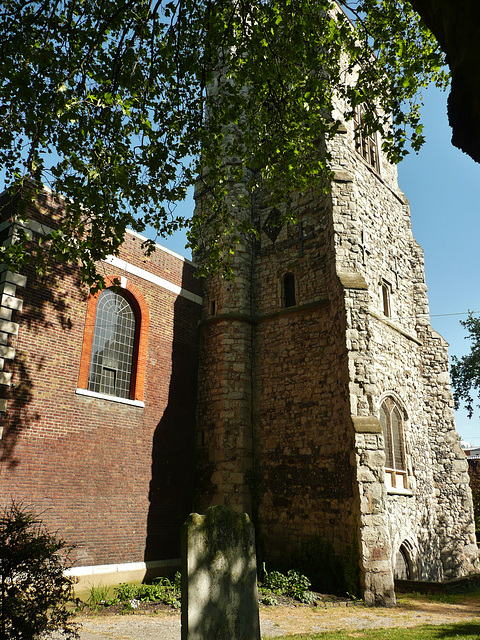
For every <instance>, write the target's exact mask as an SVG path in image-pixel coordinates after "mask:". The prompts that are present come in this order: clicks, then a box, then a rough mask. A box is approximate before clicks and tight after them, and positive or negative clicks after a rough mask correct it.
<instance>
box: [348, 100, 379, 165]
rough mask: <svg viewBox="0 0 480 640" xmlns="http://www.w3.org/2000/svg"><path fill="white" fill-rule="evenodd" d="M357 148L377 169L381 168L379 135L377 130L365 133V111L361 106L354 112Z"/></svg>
mask: <svg viewBox="0 0 480 640" xmlns="http://www.w3.org/2000/svg"><path fill="white" fill-rule="evenodd" d="M353 120H354V127H355V149H356V151H358V153H359V154H360V155H361V156H362V157H363V158H364V159H365V160H366V161H367V162H368V164H369V165H371V166H372V167H373V168H374V169H375V170H376V171H378V169H379V163H378V149H377V137H376V135H375V132H372V133H370V134H365V133H364V132H363V127H364V120H365V111H364V108H363V107H361V106H359V107H357V108H356V109H355V113H354V117H353Z"/></svg>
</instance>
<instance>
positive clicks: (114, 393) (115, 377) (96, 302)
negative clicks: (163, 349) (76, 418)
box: [77, 276, 150, 406]
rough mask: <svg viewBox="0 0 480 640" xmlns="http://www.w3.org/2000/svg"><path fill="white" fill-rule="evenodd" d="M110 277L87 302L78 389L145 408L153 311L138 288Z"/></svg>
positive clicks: (84, 392)
mask: <svg viewBox="0 0 480 640" xmlns="http://www.w3.org/2000/svg"><path fill="white" fill-rule="evenodd" d="M119 280H120V278H119V277H118V276H106V278H105V284H106V285H107V287H108V286H109V285H114V286H110V287H109V288H107V289H104V290H103V291H101V292H100V293H96V294H94V295H91V296H90V297H89V299H88V303H87V312H86V318H85V333H84V336H83V347H82V357H81V361H80V372H79V377H78V388H77V393H79V394H80V395H94V396H97V395H98V396H101V397H102V398H107V397H109V398H111V399H112V400H115V401H117V402H126V403H133V404H136V405H140V406H143V391H144V385H145V367H146V361H147V344H148V328H149V323H150V314H149V311H148V306H147V304H146V301H145V298H144V296H143V294H142V292H141V291H140V289H139V288H138V287H137V286H136V285H135V284H133V283H132V282H131V281H130V280H127V279H126V278H123V277H122V278H121V281H122V283H121V285H122V286H121V287H120V286H118V281H119Z"/></svg>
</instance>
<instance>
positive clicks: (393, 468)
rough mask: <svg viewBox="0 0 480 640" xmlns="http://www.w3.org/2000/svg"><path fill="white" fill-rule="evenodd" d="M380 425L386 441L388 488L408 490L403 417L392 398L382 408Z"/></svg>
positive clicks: (385, 401) (387, 399) (384, 402)
mask: <svg viewBox="0 0 480 640" xmlns="http://www.w3.org/2000/svg"><path fill="white" fill-rule="evenodd" d="M380 424H381V425H382V430H383V437H384V439H385V456H386V460H385V475H386V481H387V487H391V488H393V489H400V488H401V489H407V468H406V462H405V444H404V438H403V416H402V411H401V410H400V407H399V406H398V404H397V403H396V402H395V400H394V399H393V398H392V397H390V396H389V397H388V398H385V400H384V401H383V402H382V404H381V406H380Z"/></svg>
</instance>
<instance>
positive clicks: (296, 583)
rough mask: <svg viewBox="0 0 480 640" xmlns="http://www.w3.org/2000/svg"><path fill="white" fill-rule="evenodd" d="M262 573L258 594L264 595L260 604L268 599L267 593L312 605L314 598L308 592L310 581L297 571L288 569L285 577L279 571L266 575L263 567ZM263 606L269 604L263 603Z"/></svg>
mask: <svg viewBox="0 0 480 640" xmlns="http://www.w3.org/2000/svg"><path fill="white" fill-rule="evenodd" d="M263 573H264V576H263V580H262V582H261V584H260V593H261V594H263V595H264V598H263V599H262V602H263V601H264V600H265V599H266V598H268V597H269V596H268V594H269V593H273V594H275V595H277V596H286V597H288V598H293V599H294V600H298V601H299V602H305V603H312V602H314V601H315V599H316V596H315V595H314V594H312V593H311V592H310V591H309V590H308V588H309V587H310V584H311V583H310V580H309V579H308V578H307V577H306V576H304V575H302V574H300V573H299V572H298V571H295V570H293V569H290V570H289V571H288V572H287V574H286V575H285V574H283V573H281V572H280V571H270V573H268V572H267V571H266V569H265V565H264V566H263ZM273 600H276V598H273ZM264 604H269V603H266V602H264ZM277 604H278V602H277Z"/></svg>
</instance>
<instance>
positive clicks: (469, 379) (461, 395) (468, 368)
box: [451, 313, 480, 418]
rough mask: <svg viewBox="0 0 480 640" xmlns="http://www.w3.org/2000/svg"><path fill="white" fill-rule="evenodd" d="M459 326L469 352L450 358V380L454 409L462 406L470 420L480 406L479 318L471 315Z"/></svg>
mask: <svg viewBox="0 0 480 640" xmlns="http://www.w3.org/2000/svg"><path fill="white" fill-rule="evenodd" d="M460 324H461V325H462V326H463V327H465V329H467V331H468V336H466V337H467V339H468V340H470V341H471V350H470V353H468V354H467V355H466V356H462V357H461V358H456V357H455V356H453V357H452V367H451V378H452V387H453V396H454V398H455V408H456V409H458V408H459V407H460V405H461V404H463V405H464V406H465V408H466V410H467V414H468V417H469V418H471V417H472V415H473V412H474V411H475V407H476V406H477V407H479V406H480V402H479V400H480V399H479V394H480V318H475V317H474V316H473V315H472V314H471V313H470V314H469V316H468V318H467V319H466V320H462V321H461V322H460Z"/></svg>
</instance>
